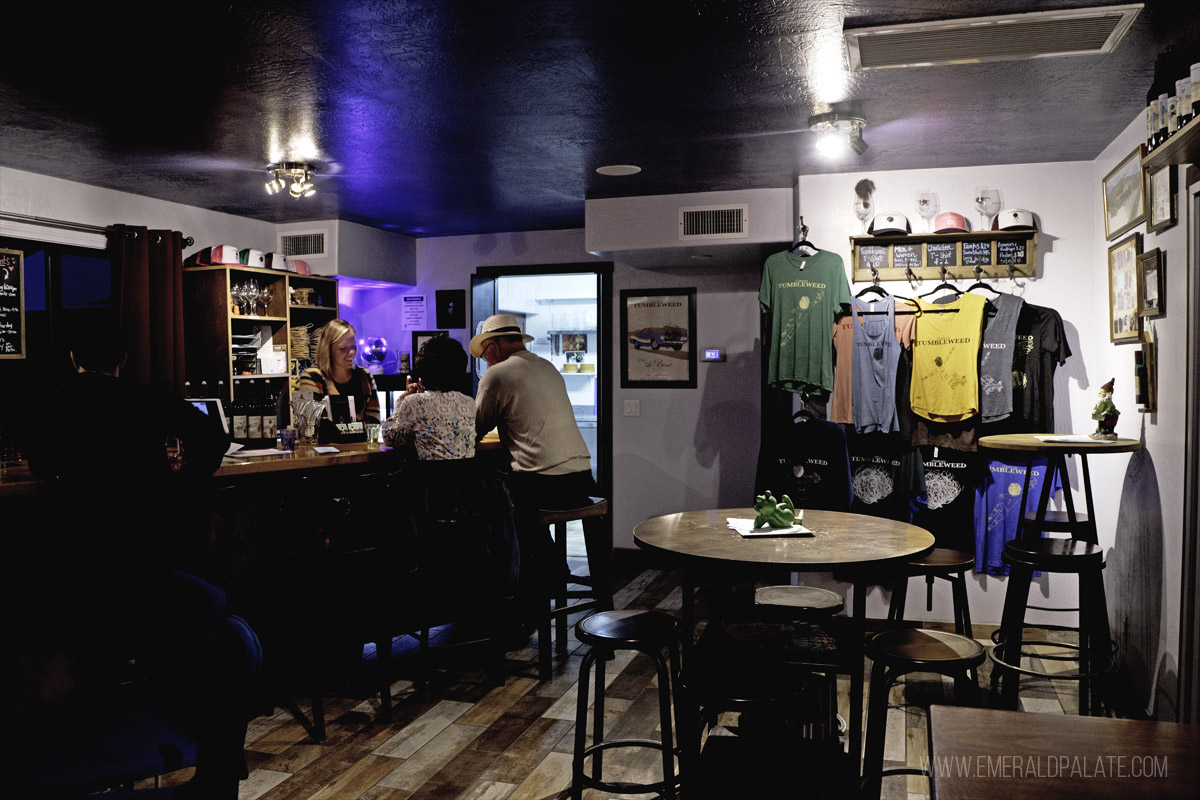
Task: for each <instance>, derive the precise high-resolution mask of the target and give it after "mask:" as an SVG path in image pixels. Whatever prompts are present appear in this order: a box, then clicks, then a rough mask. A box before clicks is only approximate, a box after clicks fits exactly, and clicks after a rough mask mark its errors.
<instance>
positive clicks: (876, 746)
mask: <svg viewBox="0 0 1200 800" xmlns="http://www.w3.org/2000/svg"><path fill="white" fill-rule="evenodd" d="M866 653H867V656H868V657H869V658H870V659H871V661H872V662H873V663H874V666H873V667H872V668H871V689H870V700H869V701H868V703H867V746H866V753H865V755H864V756H863V797H878V796H879V794H880V790H881V788H882V783H883V777H884V776H885V775H928V774H929V773H928V772H927V771H926V770H924V769H921V768H919V767H894V768H892V769H888V770H885V769H884V768H883V745H884V737H885V735H886V733H887V708H888V690H889V689H890V688H891V686H892V684H894V683H895V682H896V681H897V680H898V679H899V678H900V677H901V676H903V675H907V674H908V673H910V672H932V673H936V674H939V675H945V676H946V677H948V678H953V679H954V696H955V700H957V701H958V702H959V703H966V704H969V705H979V700H980V697H979V685H978V684H977V683H976V682H975V679H974V677H973V676H974V674H975V669H976V668H977V667H978V666H979V665H980V664H982V663H983V660H984V658H985V657H986V654H985V652H984V649H983V645H981V644H980V643H979V642H977V641H975V640H974V639H971V638H969V637H966V636H961V635H959V634H957V633H946V632H944V631H934V630H924V629H920V628H897V629H894V630H888V631H883V632H882V633H877V634H875V635H874V636H872V637H871V638H870V639H868V640H867V644H866Z"/></svg>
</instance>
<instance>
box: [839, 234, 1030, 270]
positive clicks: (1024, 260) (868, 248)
mask: <svg viewBox="0 0 1200 800" xmlns="http://www.w3.org/2000/svg"><path fill="white" fill-rule="evenodd" d="M850 258H851V264H852V266H853V270H852V276H853V279H854V280H855V281H871V280H874V279H875V278H876V277H878V279H879V280H881V281H903V280H908V279H909V278H910V277H912V278H916V279H918V280H941V278H942V269H943V266H942V265H944V269H945V274H946V278H947V279H948V280H959V279H971V278H974V277H975V275H976V273H975V268H976V267H978V268H979V270H980V271H979V273H978V274H979V277H980V279H981V280H982V279H999V278H1016V277H1022V278H1032V277H1033V276H1034V275H1035V274H1036V272H1037V231H973V232H969V233H912V234H908V235H901V236H851V237H850ZM967 262H970V263H967ZM872 267H874V270H873V269H872Z"/></svg>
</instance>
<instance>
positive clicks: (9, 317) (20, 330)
mask: <svg viewBox="0 0 1200 800" xmlns="http://www.w3.org/2000/svg"><path fill="white" fill-rule="evenodd" d="M24 258H25V254H24V253H22V252H21V251H20V250H0V358H24V357H25V283H24V281H25V262H24Z"/></svg>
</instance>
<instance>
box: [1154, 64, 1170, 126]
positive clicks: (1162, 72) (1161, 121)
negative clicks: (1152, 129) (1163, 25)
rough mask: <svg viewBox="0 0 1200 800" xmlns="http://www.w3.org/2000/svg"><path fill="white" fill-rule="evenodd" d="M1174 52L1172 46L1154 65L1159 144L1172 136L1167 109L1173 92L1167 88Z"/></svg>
mask: <svg viewBox="0 0 1200 800" xmlns="http://www.w3.org/2000/svg"><path fill="white" fill-rule="evenodd" d="M1172 56H1173V53H1172V51H1171V49H1170V48H1168V49H1167V52H1165V53H1162V54H1161V55H1159V57H1158V62H1157V63H1156V64H1155V67H1154V76H1155V78H1154V84H1155V86H1157V87H1158V144H1159V145H1162V144H1163V143H1164V142H1165V141H1167V138H1168V137H1170V135H1171V131H1170V129H1169V128H1168V127H1167V109H1168V106H1169V105H1170V100H1171V94H1170V90H1168V89H1167V85H1168V83H1167V81H1168V80H1169V78H1168V77H1167V75H1168V73H1169V69H1168V68H1169V66H1170V64H1171V59H1172Z"/></svg>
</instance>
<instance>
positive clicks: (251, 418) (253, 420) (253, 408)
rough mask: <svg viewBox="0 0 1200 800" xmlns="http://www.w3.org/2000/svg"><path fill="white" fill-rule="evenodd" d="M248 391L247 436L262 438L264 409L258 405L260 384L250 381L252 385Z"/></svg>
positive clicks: (249, 437)
mask: <svg viewBox="0 0 1200 800" xmlns="http://www.w3.org/2000/svg"><path fill="white" fill-rule="evenodd" d="M246 391H247V397H246V438H247V439H261V438H262V410H261V409H260V408H259V406H258V401H259V397H258V386H257V385H256V383H255V381H254V380H251V381H250V386H249V387H248V388H247V390H246Z"/></svg>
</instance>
